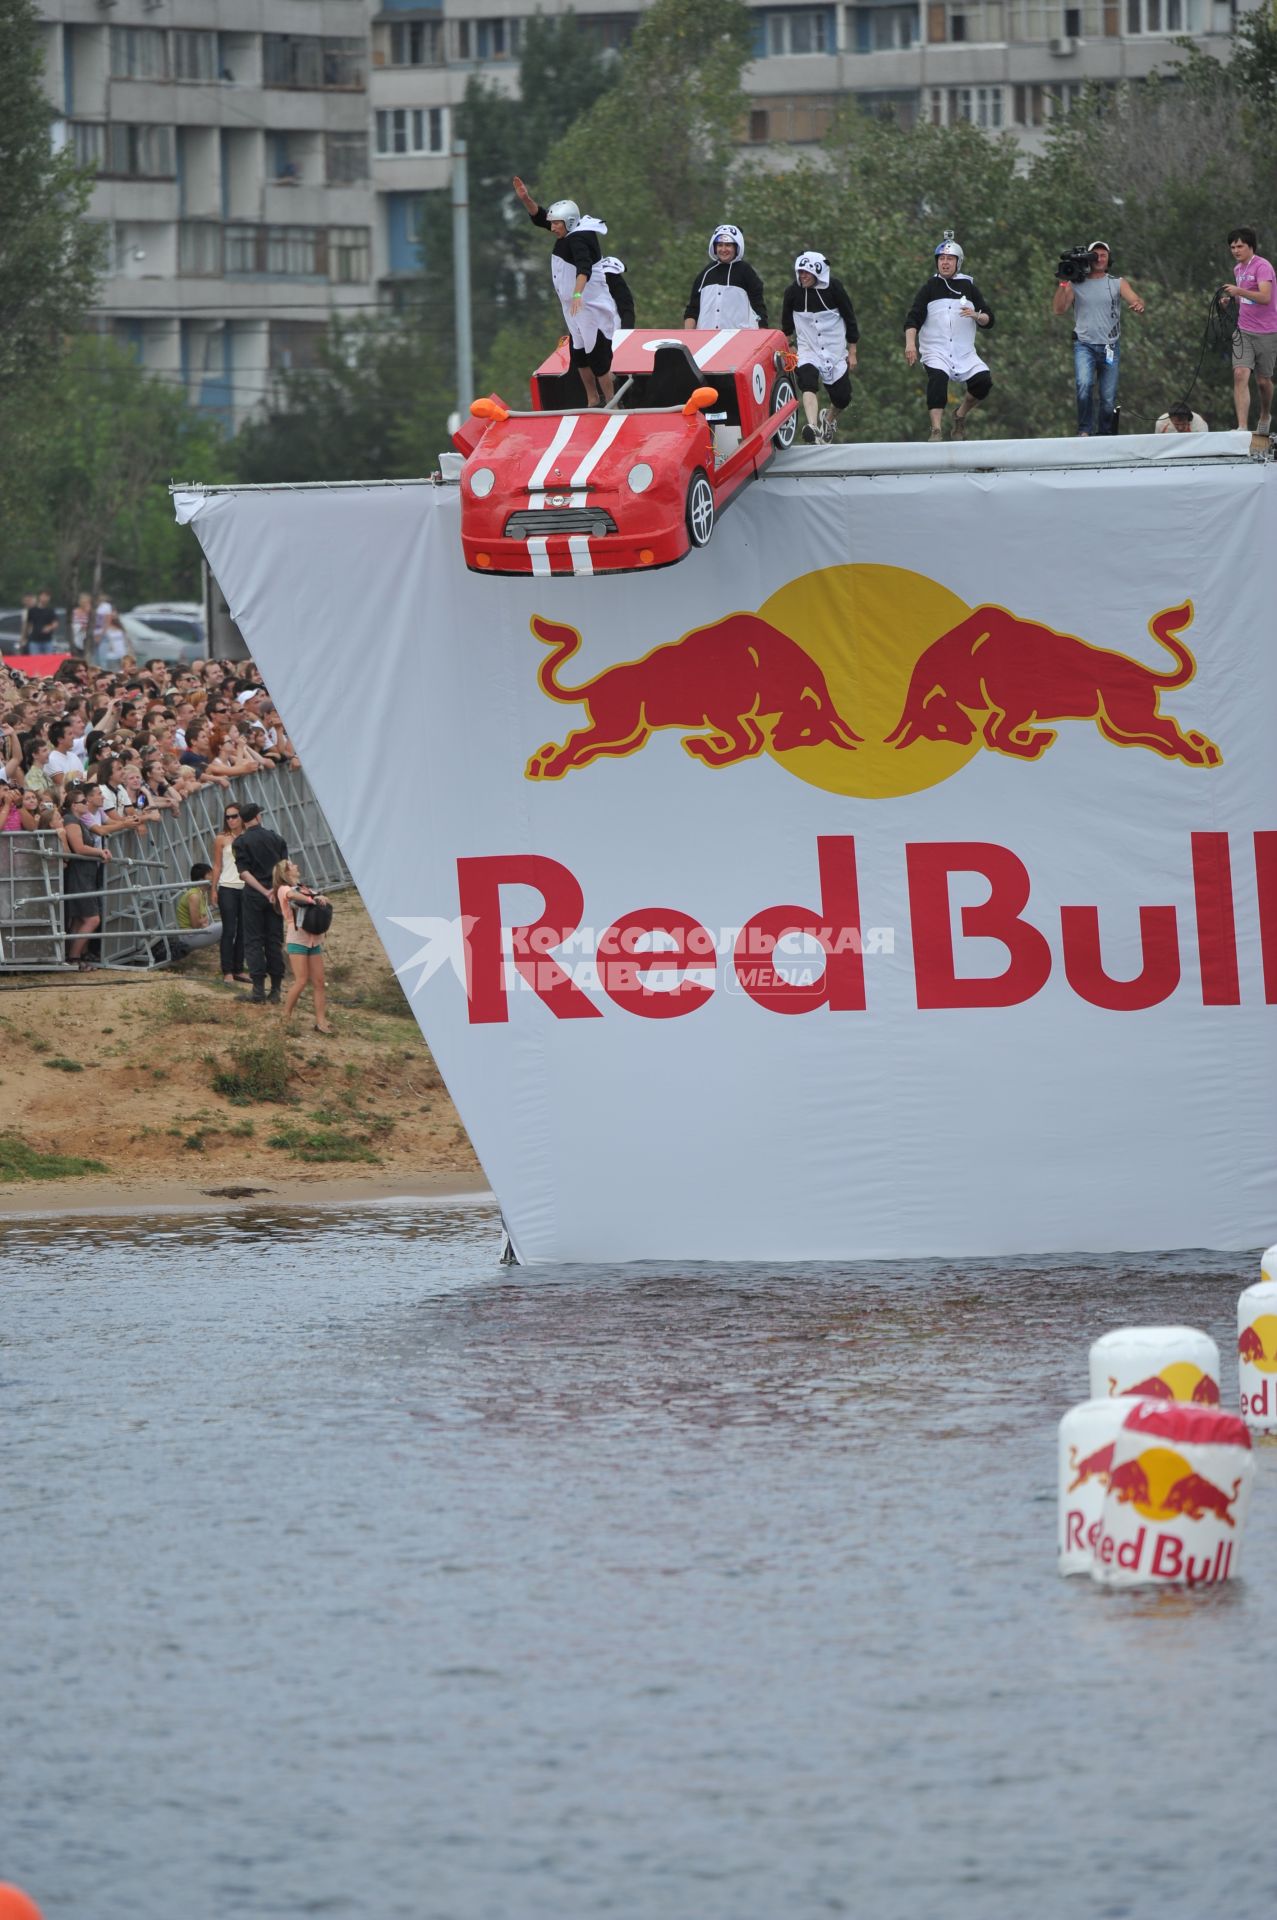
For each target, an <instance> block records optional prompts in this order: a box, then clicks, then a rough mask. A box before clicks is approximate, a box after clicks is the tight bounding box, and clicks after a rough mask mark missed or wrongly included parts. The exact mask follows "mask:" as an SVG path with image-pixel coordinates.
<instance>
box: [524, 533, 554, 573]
mask: <svg viewBox="0 0 1277 1920" xmlns="http://www.w3.org/2000/svg"><path fill="white" fill-rule="evenodd" d="M549 548H550V543H549V541H548V540H529V541H528V557H529V559H530V560H531V562H532V571H533V573H536V574H547V573H549V571H550V552H549Z"/></svg>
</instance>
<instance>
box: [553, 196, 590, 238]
mask: <svg viewBox="0 0 1277 1920" xmlns="http://www.w3.org/2000/svg"><path fill="white" fill-rule="evenodd" d="M545 217H546V219H547V220H561V221H562V222H563V224H564V226H565V227H566V228H567V230H568V232H569V233H571V231H572V229H573V227H574V226H575V225H576V223H577V221H578V220H579V219H580V218H581V209H580V207H578V206H577V204H576V201H575V200H556V201H555V202H554V204H553V205H552V206H549V207H547V208H546V210H545Z"/></svg>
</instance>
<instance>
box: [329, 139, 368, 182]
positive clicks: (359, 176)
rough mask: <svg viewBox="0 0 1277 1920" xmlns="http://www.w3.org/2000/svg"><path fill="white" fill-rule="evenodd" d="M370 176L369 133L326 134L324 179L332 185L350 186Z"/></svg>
mask: <svg viewBox="0 0 1277 1920" xmlns="http://www.w3.org/2000/svg"><path fill="white" fill-rule="evenodd" d="M367 178H368V135H367V134H366V133H326V134H325V135H324V179H325V180H326V181H327V183H328V185H329V186H330V187H348V186H352V185H353V184H354V183H355V182H356V181H359V180H366V179H367Z"/></svg>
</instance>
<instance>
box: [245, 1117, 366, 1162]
mask: <svg viewBox="0 0 1277 1920" xmlns="http://www.w3.org/2000/svg"><path fill="white" fill-rule="evenodd" d="M266 1144H267V1146H268V1147H279V1148H281V1149H282V1150H283V1151H284V1152H285V1153H290V1154H291V1155H292V1156H293V1159H294V1160H310V1161H332V1160H357V1161H361V1162H363V1163H364V1164H365V1165H370V1166H374V1167H379V1166H380V1165H381V1161H380V1159H379V1158H378V1156H377V1155H376V1154H375V1153H374V1152H373V1150H372V1147H371V1145H370V1143H369V1139H368V1136H367V1134H361V1133H352V1132H351V1131H350V1129H349V1128H348V1127H325V1126H310V1127H303V1126H291V1125H286V1126H282V1127H277V1128H276V1129H275V1132H274V1133H272V1134H271V1135H270V1136H269V1138H268V1139H267V1142H266Z"/></svg>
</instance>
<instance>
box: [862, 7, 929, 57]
mask: <svg viewBox="0 0 1277 1920" xmlns="http://www.w3.org/2000/svg"><path fill="white" fill-rule="evenodd" d="M919 30H920V29H919V21H918V9H917V7H916V6H909V7H848V9H847V45H848V47H849V48H850V49H851V50H852V51H853V52H855V53H891V52H895V51H896V50H898V49H899V48H902V47H912V46H916V45H917V42H918V35H919Z"/></svg>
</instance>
